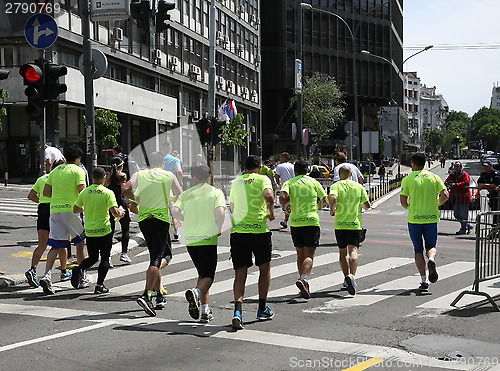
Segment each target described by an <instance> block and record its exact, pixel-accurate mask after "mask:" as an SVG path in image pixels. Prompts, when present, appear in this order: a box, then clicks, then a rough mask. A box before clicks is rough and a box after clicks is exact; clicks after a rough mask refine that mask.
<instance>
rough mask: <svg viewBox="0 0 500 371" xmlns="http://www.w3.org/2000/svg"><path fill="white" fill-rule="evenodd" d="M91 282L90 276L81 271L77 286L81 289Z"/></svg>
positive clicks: (92, 280)
mask: <svg viewBox="0 0 500 371" xmlns="http://www.w3.org/2000/svg"><path fill="white" fill-rule="evenodd" d="M92 282H94V279H93V278H92V276H91V275H90V274H88V273H87V272H83V275H82V277H80V284H79V285H78V288H79V289H83V288H85V287H89V286H90V284H91V283H92Z"/></svg>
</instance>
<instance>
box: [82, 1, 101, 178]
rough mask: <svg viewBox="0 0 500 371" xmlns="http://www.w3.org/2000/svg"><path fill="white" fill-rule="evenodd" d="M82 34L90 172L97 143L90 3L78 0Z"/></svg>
mask: <svg viewBox="0 0 500 371" xmlns="http://www.w3.org/2000/svg"><path fill="white" fill-rule="evenodd" d="M80 9H81V10H82V12H81V17H82V35H83V76H84V81H85V83H84V86H85V122H86V125H87V127H86V135H87V166H88V167H90V168H89V169H88V171H89V173H92V171H93V170H94V167H96V166H97V143H96V136H95V121H94V80H93V78H94V71H93V63H92V44H91V43H90V23H89V22H90V3H89V1H88V0H80Z"/></svg>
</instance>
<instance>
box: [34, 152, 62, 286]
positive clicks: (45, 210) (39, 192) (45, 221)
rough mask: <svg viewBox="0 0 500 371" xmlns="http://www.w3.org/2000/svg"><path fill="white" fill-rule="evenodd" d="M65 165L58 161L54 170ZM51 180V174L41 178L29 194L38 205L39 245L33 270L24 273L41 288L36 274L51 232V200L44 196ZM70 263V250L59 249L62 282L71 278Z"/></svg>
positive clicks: (37, 227) (54, 165)
mask: <svg viewBox="0 0 500 371" xmlns="http://www.w3.org/2000/svg"><path fill="white" fill-rule="evenodd" d="M61 164H64V161H63V160H59V161H56V162H54V163H53V164H52V169H54V168H56V167H57V166H59V165H61ZM48 178H49V174H44V175H42V176H41V177H39V178H38V179H37V180H36V182H35V184H34V185H33V188H31V190H30V192H29V193H28V200H30V201H33V202H36V203H37V204H38V208H37V216H38V217H37V220H36V229H37V233H38V245H37V247H36V249H35V251H33V256H32V257H31V268H30V269H28V270H27V271H26V273H24V275H25V276H26V279H27V280H28V284H29V285H30V286H31V287H33V288H36V287H39V286H40V281H39V280H38V276H37V274H36V268H37V266H38V263H39V262H40V259H41V258H42V255H43V253H44V252H45V250H47V240H48V239H49V231H50V198H48V197H45V196H44V195H43V189H44V188H45V184H46V183H47V179H48ZM67 261H68V250H67V249H59V262H60V263H61V281H67V280H69V279H70V278H71V271H70V270H69V269H66V264H67Z"/></svg>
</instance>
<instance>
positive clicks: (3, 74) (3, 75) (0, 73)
mask: <svg viewBox="0 0 500 371" xmlns="http://www.w3.org/2000/svg"><path fill="white" fill-rule="evenodd" d="M9 73H10V71H9V70H0V80H5V79H7V77H9Z"/></svg>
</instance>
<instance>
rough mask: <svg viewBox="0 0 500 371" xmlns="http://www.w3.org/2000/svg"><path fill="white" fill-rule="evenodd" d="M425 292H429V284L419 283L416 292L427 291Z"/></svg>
mask: <svg viewBox="0 0 500 371" xmlns="http://www.w3.org/2000/svg"><path fill="white" fill-rule="evenodd" d="M427 290H429V282H420V286H419V287H418V291H427Z"/></svg>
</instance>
